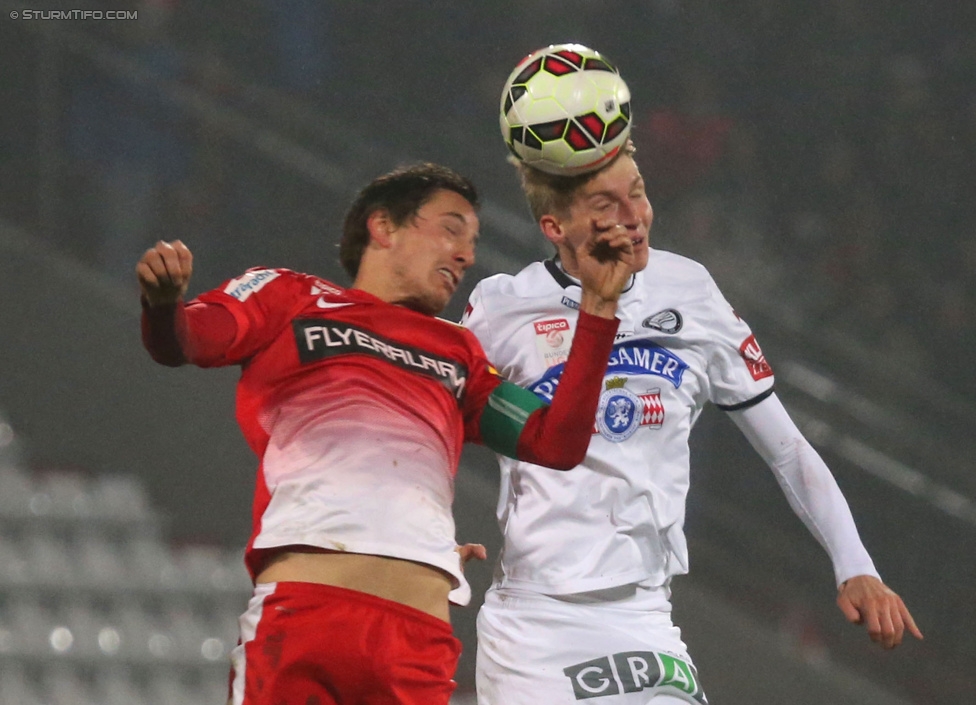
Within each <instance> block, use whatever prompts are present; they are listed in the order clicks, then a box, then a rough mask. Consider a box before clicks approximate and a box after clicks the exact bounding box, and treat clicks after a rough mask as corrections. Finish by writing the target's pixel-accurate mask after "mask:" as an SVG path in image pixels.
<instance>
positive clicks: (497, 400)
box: [481, 381, 546, 458]
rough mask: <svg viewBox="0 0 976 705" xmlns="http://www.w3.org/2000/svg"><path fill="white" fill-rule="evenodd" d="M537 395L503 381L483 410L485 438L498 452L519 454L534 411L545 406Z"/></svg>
mask: <svg viewBox="0 0 976 705" xmlns="http://www.w3.org/2000/svg"><path fill="white" fill-rule="evenodd" d="M545 405H546V404H545V402H544V401H542V400H541V399H539V397H537V396H536V395H535V394H533V393H532V392H530V391H528V390H527V389H522V388H521V387H519V386H518V385H517V384H512V383H511V382H504V381H503V382H502V383H501V384H499V385H498V386H497V387H495V391H493V392H492V393H491V396H489V397H488V403H487V404H486V405H485V408H484V410H483V411H482V412H481V440H482V441H483V442H484V444H485V445H486V446H488V447H489V448H491V449H492V450H493V451H495V452H496V453H501V454H502V455H507V456H508V457H509V458H515V457H517V456H516V455H515V452H516V450H517V449H518V439H519V436H520V435H521V434H522V429H523V428H525V422H526V421H527V420H528V418H529V416H530V415H531V414H532V412H533V411H535V410H536V409H539V408H541V407H543V406H545Z"/></svg>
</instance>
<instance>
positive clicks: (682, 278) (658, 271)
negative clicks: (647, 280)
mask: <svg viewBox="0 0 976 705" xmlns="http://www.w3.org/2000/svg"><path fill="white" fill-rule="evenodd" d="M644 271H645V272H646V273H648V274H649V275H651V276H652V277H653V278H654V279H656V280H658V281H660V280H671V281H675V282H679V283H683V282H687V283H697V282H703V281H709V282H710V281H712V275H711V274H709V273H708V269H706V268H705V265H703V264H702V263H701V262H698V261H696V260H693V259H691V258H690V257H685V256H684V255H679V254H678V253H676V252H669V251H668V250H658V249H652V250H651V251H650V254H649V255H648V258H647V267H645V268H644Z"/></svg>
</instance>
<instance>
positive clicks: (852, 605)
mask: <svg viewBox="0 0 976 705" xmlns="http://www.w3.org/2000/svg"><path fill="white" fill-rule="evenodd" d="M837 606H838V607H840V609H841V611H842V612H843V613H844V616H845V617H847V619H848V621H850V622H852V623H854V624H863V625H864V626H865V627H867V630H868V634H869V635H870V636H871V641H873V642H876V643H878V644H881V646H883V647H884V648H886V649H893V648H895V647H896V646H898V645H899V644H900V643H901V639H902V636H903V635H904V633H905V630H906V629H907V630H908V631H909V633H910V634H911V635H912V636H914V637H915V638H916V639H922V638H923V637H922V632H921V631H919V628H918V627H917V626H915V620H914V619H912V615H911V613H910V612H909V611H908V608H907V607H905V603H904V602H902V599H901V598H900V597H898V595H897V594H895V591H894V590H892V589H891V588H889V587H888V586H887V585H885V584H884V583H883V582H881V581H880V580H878V579H877V578H875V577H874V576H872V575H858V576H857V577H854V578H851V579H850V580H847V581H846V582H844V583H843V584H842V585H841V586H840V590H839V591H838V593H837Z"/></svg>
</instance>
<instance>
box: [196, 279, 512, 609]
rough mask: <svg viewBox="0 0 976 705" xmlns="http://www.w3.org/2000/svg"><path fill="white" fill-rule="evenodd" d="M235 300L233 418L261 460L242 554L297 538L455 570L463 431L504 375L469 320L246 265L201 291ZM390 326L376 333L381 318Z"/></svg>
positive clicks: (475, 437)
mask: <svg viewBox="0 0 976 705" xmlns="http://www.w3.org/2000/svg"><path fill="white" fill-rule="evenodd" d="M199 301H201V302H205V303H210V304H217V305H219V306H222V307H223V308H226V309H227V310H228V311H230V312H231V313H232V314H233V315H234V318H235V320H236V322H237V334H236V337H235V338H234V340H233V342H232V343H231V344H230V346H229V347H227V348H226V350H224V351H223V352H222V353H221V354H220V355H219V356H217V357H211V358H210V359H197V360H194V362H196V363H197V364H199V365H201V366H204V367H209V366H216V365H229V364H240V365H241V366H242V368H243V371H242V374H241V378H240V381H239V383H238V387H237V420H238V423H239V424H240V426H241V429H242V431H243V433H244V437H245V438H246V439H247V442H248V444H249V445H250V446H251V448H252V449H253V450H254V452H255V453H256V454H257V456H258V457H259V458H261V459H262V461H261V465H260V469H259V475H258V480H257V488H256V492H255V502H254V514H253V520H254V528H253V533H252V535H251V540H250V542H249V545H248V550H247V554H246V561H247V565H248V569H249V570H250V571H251V574H252V577H254V576H255V575H256V573H257V572H259V571H260V568H261V562H262V561H261V558H262V556H261V551H262V550H263V549H270V548H275V547H280V546H285V545H291V544H303V545H310V546H318V547H322V548H326V549H333V550H340V551H352V552H355V553H369V554H374V555H382V556H393V557H396V558H403V559H408V560H413V561H419V562H422V563H426V564H429V565H433V566H435V567H437V568H440V569H441V570H444V571H445V572H447V573H449V574H450V575H452V576H453V577H454V578H455V580H456V581H457V584H458V586H459V587H461V588H462V590H461V592H460V593H459V594H456V595H455V594H452V599H454V600H455V601H457V600H462V601H465V602H466V601H467V595H468V593H469V591H468V590H467V584H466V583H465V581H464V577H463V575H462V573H461V567H460V563H459V559H458V554H457V553H456V552H455V547H456V543H455V533H454V521H453V517H452V515H451V504H452V500H453V496H454V476H455V474H456V472H457V467H458V462H459V460H460V456H461V449H462V446H463V443H464V441H465V440H469V441H475V442H478V441H479V440H480V436H479V423H478V422H479V418H480V412H481V410H482V408H483V407H484V405H485V402H486V399H487V398H488V396H489V395H490V394H491V392H492V391H493V390H494V388H495V387H496V386H497V385H498V384H499V383H500V378H499V377H498V376H497V374H496V373H495V372H494V370H493V369H491V367H490V366H489V365H488V362H487V360H486V359H485V356H484V353H483V352H482V349H481V346H480V344H479V343H478V341H477V340H476V338H475V337H474V335H472V334H471V333H470V332H469V331H467V330H466V329H464V328H461V327H460V326H457V325H455V324H453V323H449V322H447V321H443V320H440V319H436V318H432V317H431V316H427V315H424V314H421V313H417V312H415V311H412V310H409V309H406V308H404V307H402V306H396V305H393V304H389V303H385V302H383V301H381V300H380V299H378V298H376V297H375V296H372V295H371V294H368V293H365V292H363V291H360V290H356V289H348V290H345V289H341V288H340V287H337V286H336V285H334V284H331V283H329V282H327V281H324V280H322V279H319V278H317V277H313V276H309V275H305V274H299V273H296V272H292V271H288V270H284V269H252V270H249V271H248V272H247V273H245V274H244V275H243V276H241V277H238V278H237V279H233V280H231V281H228V282H226V283H225V284H223V285H222V286H221V287H219V288H217V289H214V290H212V291H209V292H207V293H205V294H203V295H201V296H200V297H199ZM378 330H382V334H380V333H377V332H376V331H378Z"/></svg>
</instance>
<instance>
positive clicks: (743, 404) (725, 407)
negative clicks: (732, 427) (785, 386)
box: [715, 387, 774, 411]
mask: <svg viewBox="0 0 976 705" xmlns="http://www.w3.org/2000/svg"><path fill="white" fill-rule="evenodd" d="M773 391H774V387H770V388H769V389H767V390H766V391H765V392H763V393H762V394H760V395H758V396H755V397H753V398H752V399H748V400H746V401H740V402H739V403H738V404H716V405H715V406H717V407H718V408H719V409H721V410H722V411H741V410H742V409H748V408H749V407H750V406H755V405H756V404H758V403H759V402H761V401H762V400H763V399H766V398H767V397H769V396H770V395H772V393H773Z"/></svg>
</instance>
